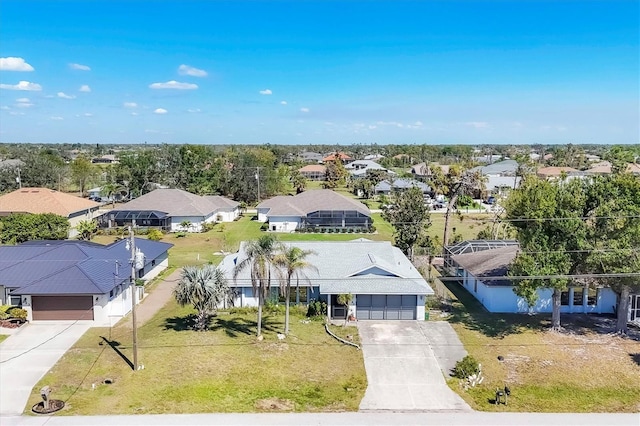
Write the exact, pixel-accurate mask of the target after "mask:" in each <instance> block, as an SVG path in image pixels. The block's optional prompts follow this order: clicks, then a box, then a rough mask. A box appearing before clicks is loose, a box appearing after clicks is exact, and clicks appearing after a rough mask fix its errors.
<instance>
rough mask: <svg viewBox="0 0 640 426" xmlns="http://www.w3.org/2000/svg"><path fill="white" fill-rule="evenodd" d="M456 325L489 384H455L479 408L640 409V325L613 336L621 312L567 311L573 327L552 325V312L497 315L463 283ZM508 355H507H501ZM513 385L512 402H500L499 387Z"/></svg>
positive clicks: (455, 289) (457, 294)
mask: <svg viewBox="0 0 640 426" xmlns="http://www.w3.org/2000/svg"><path fill="white" fill-rule="evenodd" d="M446 286H447V287H448V289H449V290H450V291H451V292H452V293H453V300H454V302H453V308H452V312H451V315H450V316H449V318H448V321H449V322H450V323H451V324H452V326H453V327H454V329H455V330H456V332H457V333H458V336H459V337H460V339H461V340H462V343H463V344H464V346H465V348H466V349H467V351H468V352H469V354H470V355H472V356H473V357H475V358H476V359H477V360H478V361H479V362H480V363H481V364H482V370H483V374H484V376H485V379H484V382H483V383H482V384H481V385H479V386H477V387H475V388H472V389H471V390H469V391H464V390H463V389H462V388H461V387H460V385H459V381H458V379H452V380H451V381H450V382H449V383H450V386H451V387H452V388H453V389H454V390H455V391H456V392H458V393H459V394H460V395H461V396H462V397H463V398H464V399H465V400H466V401H467V402H468V403H469V404H470V405H471V407H472V408H474V409H476V410H482V411H519V412H638V411H640V331H638V330H635V331H634V332H633V333H634V334H633V335H632V338H626V339H625V338H620V337H618V336H616V335H614V334H611V331H612V330H613V329H614V328H613V321H614V319H613V318H607V317H594V316H585V315H574V316H569V315H563V316H562V318H561V320H562V322H563V325H564V327H565V331H563V332H561V333H556V332H552V331H550V330H549V325H550V315H535V316H529V315H518V314H490V313H488V312H486V311H484V309H483V308H482V306H481V305H480V304H479V303H478V302H477V301H476V299H475V298H473V297H472V296H471V295H470V294H469V293H468V292H467V291H466V290H465V289H463V288H462V287H460V286H458V284H456V283H447V284H446ZM498 356H503V357H504V361H502V362H501V361H498ZM505 385H507V386H509V387H510V389H511V397H510V398H509V403H508V405H506V406H505V405H499V406H496V405H494V404H493V403H491V401H492V400H493V399H494V396H495V390H496V388H498V387H504V386H505Z"/></svg>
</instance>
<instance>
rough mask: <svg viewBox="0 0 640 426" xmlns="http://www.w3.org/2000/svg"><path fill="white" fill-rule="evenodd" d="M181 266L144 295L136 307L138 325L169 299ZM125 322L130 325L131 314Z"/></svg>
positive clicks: (144, 321) (180, 272) (151, 316)
mask: <svg viewBox="0 0 640 426" xmlns="http://www.w3.org/2000/svg"><path fill="white" fill-rule="evenodd" d="M180 274H182V268H178V269H176V270H175V271H173V272H172V273H170V274H169V275H167V276H166V277H164V278H163V279H162V282H160V283H158V284H156V286H155V287H154V289H153V290H152V291H151V292H150V293H149V294H148V295H147V297H145V298H144V299H143V300H142V302H140V304H139V305H138V307H137V308H136V322H137V325H138V327H140V326H141V325H143V324H144V323H146V322H147V321H149V320H150V319H151V318H153V316H154V315H155V314H156V313H157V312H158V311H159V310H160V309H162V307H163V306H164V305H166V304H167V302H168V301H169V299H171V298H172V297H173V289H174V288H175V286H176V284H177V283H178V281H180ZM127 323H128V325H129V326H130V327H131V326H132V322H131V315H129V316H128V318H127Z"/></svg>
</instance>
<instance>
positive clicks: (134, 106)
mask: <svg viewBox="0 0 640 426" xmlns="http://www.w3.org/2000/svg"><path fill="white" fill-rule="evenodd" d="M122 106H124V107H125V108H137V107H138V104H137V103H135V102H125V103H123V104H122Z"/></svg>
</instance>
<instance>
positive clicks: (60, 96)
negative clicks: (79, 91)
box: [58, 92, 76, 99]
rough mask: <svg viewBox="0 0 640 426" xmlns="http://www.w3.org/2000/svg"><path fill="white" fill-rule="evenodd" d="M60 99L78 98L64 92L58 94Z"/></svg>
mask: <svg viewBox="0 0 640 426" xmlns="http://www.w3.org/2000/svg"><path fill="white" fill-rule="evenodd" d="M58 97H59V98H62V99H75V98H76V97H75V96H73V95H67V94H66V93H64V92H58Z"/></svg>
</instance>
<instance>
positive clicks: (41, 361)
mask: <svg viewBox="0 0 640 426" xmlns="http://www.w3.org/2000/svg"><path fill="white" fill-rule="evenodd" d="M90 325H91V324H90V323H89V322H86V323H82V322H73V321H47V322H38V323H30V324H27V325H24V326H22V327H20V329H19V330H18V332H17V333H15V334H13V335H11V336H9V337H8V338H7V339H6V340H5V341H4V342H2V343H0V416H6V415H12V414H20V413H22V411H23V410H24V408H25V405H26V403H27V400H28V399H29V395H30V394H31V390H32V389H33V387H34V386H35V385H36V383H38V381H39V380H40V379H41V378H42V377H43V376H44V375H45V373H46V372H47V371H49V370H50V369H51V367H53V366H54V364H55V363H56V362H57V361H58V360H59V359H60V357H62V355H63V354H64V353H65V352H66V351H67V350H68V349H69V348H70V347H71V346H73V344H74V343H75V342H76V341H77V340H78V339H79V338H80V337H81V336H82V335H83V334H84V333H85V331H87V330H88V329H89V327H90ZM53 396H54V398H55V390H54V393H53Z"/></svg>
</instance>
